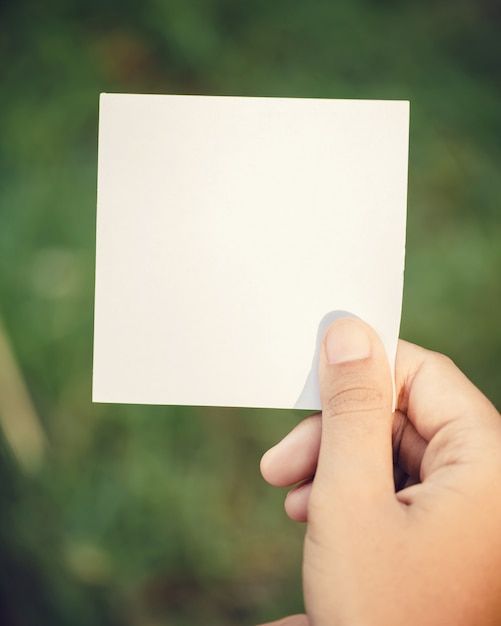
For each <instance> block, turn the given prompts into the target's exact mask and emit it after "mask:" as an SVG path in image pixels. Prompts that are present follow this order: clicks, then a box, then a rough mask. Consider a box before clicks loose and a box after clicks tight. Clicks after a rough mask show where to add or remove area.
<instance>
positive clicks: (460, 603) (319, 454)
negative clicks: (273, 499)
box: [261, 318, 501, 626]
mask: <svg viewBox="0 0 501 626" xmlns="http://www.w3.org/2000/svg"><path fill="white" fill-rule="evenodd" d="M319 373H320V388H321V390H320V391H321V393H320V395H321V401H322V407H323V411H322V416H320V415H314V416H311V417H308V418H306V419H305V420H304V421H303V422H301V423H300V424H299V425H298V426H297V427H296V428H295V429H294V430H293V431H292V432H291V433H289V435H288V436H287V437H285V438H284V439H283V440H282V441H281V442H280V443H278V444H277V445H276V446H275V447H273V448H271V449H270V450H269V451H268V452H267V453H266V454H265V455H264V456H263V459H262V461H261V471H262V474H263V476H264V478H265V479H266V480H267V481H268V482H269V483H271V484H272V485H276V486H289V485H294V484H296V483H298V486H296V487H294V488H293V489H292V490H291V491H290V492H289V493H288V495H287V497H286V500H285V508H286V511H287V513H288V515H289V516H290V517H291V518H292V519H295V520H298V521H307V530H306V536H305V544H304V560H303V587H304V601H305V607H306V613H307V616H306V615H303V616H293V617H289V618H285V620H282V621H279V622H276V623H275V624H277V625H278V624H280V625H281V626H286V625H287V626H380V625H381V626H383V625H384V626H393V625H397V624H398V625H401V624H405V625H406V626H418V625H419V626H444V625H451V626H452V625H454V626H472V625H475V626H491V625H492V626H495V625H499V624H500V623H501V480H500V479H501V420H500V419H499V414H498V412H497V411H496V409H495V408H494V406H493V405H492V404H491V403H490V402H489V401H488V400H487V398H486V397H485V396H484V395H483V394H482V393H481V392H480V391H479V390H478V389H477V388H476V387H475V386H474V385H473V384H472V383H471V382H470V381H469V380H468V379H467V378H466V377H465V376H464V375H463V374H462V373H461V372H460V370H459V369H458V368H457V367H456V366H455V365H454V364H453V363H452V361H450V360H449V359H448V358H447V357H444V356H443V355H440V354H437V353H434V352H431V351H428V350H425V349H424V348H420V347H418V346H415V345H412V344H409V343H407V342H404V341H400V343H399V347H398V353H397V361H396V372H395V378H396V392H397V410H396V412H395V413H394V414H393V415H392V411H391V404H392V384H391V377H390V370H389V366H388V362H387V359H386V355H385V352H384V348H383V346H382V344H381V342H380V340H379V339H378V337H377V336H376V334H375V333H374V331H373V330H372V329H371V328H370V327H369V326H367V325H366V324H364V323H363V322H361V321H359V320H356V319H352V318H344V319H342V320H338V321H336V322H334V324H332V325H331V327H330V328H329V330H328V332H327V334H326V337H325V339H324V344H323V349H322V350H321V354H320V366H319Z"/></svg>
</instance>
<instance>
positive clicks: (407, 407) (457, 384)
mask: <svg viewBox="0 0 501 626" xmlns="http://www.w3.org/2000/svg"><path fill="white" fill-rule="evenodd" d="M396 375H397V383H396V384H397V389H398V390H399V394H398V399H397V406H398V408H399V409H400V411H402V412H403V413H405V414H406V415H407V416H408V417H409V419H410V420H411V422H412V423H413V425H414V427H415V429H416V430H417V432H418V433H419V434H420V435H421V437H423V439H425V440H426V441H430V440H431V439H432V437H433V436H434V435H435V434H436V433H437V432H438V430H439V429H440V428H442V427H443V426H445V425H446V424H447V423H449V422H452V421H455V420H457V419H458V418H459V419H460V418H464V417H466V416H471V415H478V417H479V419H482V420H487V421H490V422H492V420H495V421H498V417H499V414H498V412H497V411H496V409H495V408H494V406H493V405H492V404H491V403H490V402H489V400H488V399H487V398H486V397H485V396H484V395H483V394H482V392H481V391H480V390H479V389H477V387H475V385H474V384H473V383H472V382H471V381H470V380H468V378H467V377H466V376H465V375H464V374H463V373H462V372H461V370H460V369H459V368H458V367H456V365H454V363H453V362H452V361H451V360H450V359H449V358H448V357H446V356H444V355H442V354H439V353H437V352H432V351H431V350H426V349H425V348H421V347H419V346H416V345H414V344H412V343H408V342H407V341H400V342H399V349H398V352H397V362H396Z"/></svg>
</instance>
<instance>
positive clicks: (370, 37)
mask: <svg viewBox="0 0 501 626" xmlns="http://www.w3.org/2000/svg"><path fill="white" fill-rule="evenodd" d="M500 25H501V10H500V4H499V3H498V2H495V1H494V0H493V1H490V0H445V1H442V2H426V1H423V2H412V1H410V0H402V1H399V2H397V1H396V0H384V1H383V0H380V1H379V2H369V1H368V0H341V1H337V2H336V1H333V0H332V1H321V0H319V1H311V2H305V1H303V2H300V1H297V0H289V1H285V0H268V1H265V0H256V1H254V2H251V1H247V2H243V1H239V0H206V1H202V2H189V1H187V0H176V1H172V0H143V1H142V2H132V1H131V0H121V1H114V0H109V1H106V0H101V1H99V2H98V1H97V0H85V1H84V0H76V1H75V0H73V1H72V0H46V1H45V2H39V1H29V0H24V1H23V0H19V1H17V2H15V1H8V0H2V1H0V72H1V75H0V76H1V82H0V138H1V139H0V141H1V143H0V259H1V264H0V425H1V433H0V623H1V624H5V625H6V626H10V625H16V626H17V625H23V626H24V625H27V626H31V625H35V624H36V625H40V624H51V625H52V626H58V625H63V624H64V625H66V624H68V625H72V626H79V625H84V624H106V625H108V624H109V625H117V626H119V625H120V626H161V625H167V624H168V625H174V626H181V625H193V624H204V625H206V626H211V625H216V624H217V625H218V626H224V625H226V624H252V623H255V622H258V621H260V620H264V619H266V618H275V617H278V616H280V615H281V614H284V613H288V612H293V611H297V610H300V609H301V588H300V570H299V568H300V555H301V537H302V532H303V531H302V529H301V528H300V527H297V526H294V525H293V524H292V523H291V522H288V521H287V520H286V518H285V515H284V514H283V512H282V495H283V494H281V493H279V492H275V491H274V490H272V489H271V488H268V487H267V486H265V485H264V484H263V483H262V481H261V479H260V477H259V473H258V460H259V457H260V455H261V453H262V452H263V451H264V449H266V447H268V446H269V445H270V444H271V443H272V442H274V441H275V440H276V439H278V438H279V437H280V436H281V435H282V434H284V433H285V432H286V431H287V430H288V429H289V428H290V427H291V426H292V425H293V424H294V423H295V422H296V421H297V420H298V419H299V414H298V413H297V412H296V413H294V412H286V411H283V412H280V411H275V412H271V411H252V410H247V411H235V410H217V409H210V410H202V409H189V408H175V407H136V406H135V407H128V406H104V405H96V406H93V405H92V404H91V402H90V389H91V358H92V307H93V279H94V226H95V197H96V156H97V145H96V133H97V121H98V119H97V106H98V94H99V92H101V91H127V92H154V93H192V94H196V93H202V94H233V95H273V96H312V97H325V98H337V97H339V98H404V99H410V100H411V119H412V122H411V124H412V130H411V155H410V189H409V225H408V246H407V269H406V286H405V298H404V310H403V322H402V336H403V337H405V338H407V339H410V340H412V341H416V342H419V343H422V344H424V345H425V346H428V347H433V348H434V349H437V350H441V351H444V352H446V353H448V354H449V355H451V356H452V357H453V358H454V359H455V361H456V362H457V363H458V364H459V365H460V366H461V367H462V368H463V369H464V370H465V371H466V372H467V374H468V375H469V376H470V377H471V378H472V379H473V380H474V381H475V382H476V383H477V385H479V386H480V387H481V388H482V389H483V390H484V391H485V392H486V393H487V394H488V395H490V397H491V398H492V399H493V400H494V401H496V402H497V403H498V405H499V403H500V401H501V386H500V385H499V373H500V364H501V338H500V333H499V317H500V309H501V281H500V269H501V244H500V242H501V239H500V234H501V232H500V231H501V220H500V207H499V204H500V198H501V176H500V175H499V166H500V163H501V141H500V136H501V115H500V102H501V99H500V96H501V93H500V92H501V83H500V77H501V62H500V60H501V49H500V48H501V45H500V41H501V38H500V37H499V31H500Z"/></svg>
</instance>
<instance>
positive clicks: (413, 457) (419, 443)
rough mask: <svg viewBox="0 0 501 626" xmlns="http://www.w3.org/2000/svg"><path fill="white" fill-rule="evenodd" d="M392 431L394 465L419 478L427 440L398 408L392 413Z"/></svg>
mask: <svg viewBox="0 0 501 626" xmlns="http://www.w3.org/2000/svg"><path fill="white" fill-rule="evenodd" d="M392 431H393V434H392V440H393V464H394V466H395V467H398V468H399V469H401V470H403V472H405V474H408V475H409V476H411V477H412V478H415V479H419V471H420V468H421V461H422V460H423V455H424V453H425V450H426V445H427V442H426V441H425V440H424V439H423V437H421V435H420V434H419V433H418V432H417V430H416V429H415V427H414V425H413V424H412V422H411V421H410V420H409V418H408V417H407V416H406V415H404V414H403V413H402V412H401V411H398V410H397V411H395V413H394V415H393V425H392Z"/></svg>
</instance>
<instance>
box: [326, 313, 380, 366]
mask: <svg viewBox="0 0 501 626" xmlns="http://www.w3.org/2000/svg"><path fill="white" fill-rule="evenodd" d="M324 344H325V353H326V356H327V361H328V362H329V363H330V364H331V365H336V364H338V363H347V362H349V361H360V360H361V359H367V358H368V357H369V356H370V355H371V338H370V336H369V334H368V332H367V330H366V328H365V326H364V325H363V324H362V323H361V322H359V321H357V320H355V319H350V318H345V319H343V320H338V321H337V322H334V323H333V324H332V325H331V326H330V328H329V329H328V331H327V334H326V336H325V341H324Z"/></svg>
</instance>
